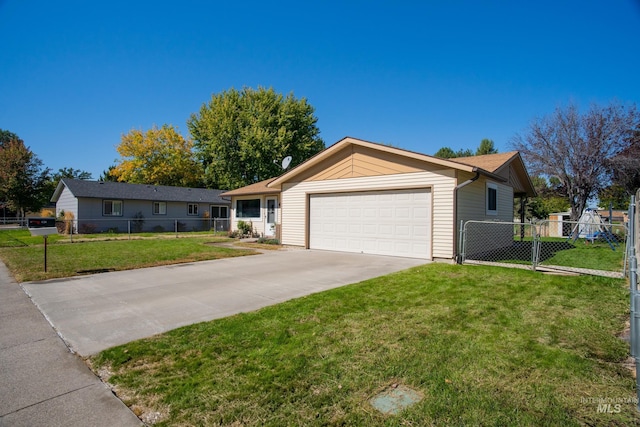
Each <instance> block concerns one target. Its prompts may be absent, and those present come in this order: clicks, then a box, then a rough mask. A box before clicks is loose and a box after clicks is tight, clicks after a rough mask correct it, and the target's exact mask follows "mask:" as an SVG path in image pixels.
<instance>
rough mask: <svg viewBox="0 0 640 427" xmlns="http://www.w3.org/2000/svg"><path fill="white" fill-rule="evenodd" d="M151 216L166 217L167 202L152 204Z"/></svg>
mask: <svg viewBox="0 0 640 427" xmlns="http://www.w3.org/2000/svg"><path fill="white" fill-rule="evenodd" d="M153 214H154V215H166V214H167V202H153Z"/></svg>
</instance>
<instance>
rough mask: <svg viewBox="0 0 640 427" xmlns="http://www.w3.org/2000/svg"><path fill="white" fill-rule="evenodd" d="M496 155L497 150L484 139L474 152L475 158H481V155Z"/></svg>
mask: <svg viewBox="0 0 640 427" xmlns="http://www.w3.org/2000/svg"><path fill="white" fill-rule="evenodd" d="M496 153H498V149H497V148H495V146H494V144H493V141H492V140H490V139H486V138H485V139H483V140H482V141H480V146H479V147H478V149H477V150H476V156H481V155H483V154H496Z"/></svg>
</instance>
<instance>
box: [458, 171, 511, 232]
mask: <svg viewBox="0 0 640 427" xmlns="http://www.w3.org/2000/svg"><path fill="white" fill-rule="evenodd" d="M471 177H473V175H471V174H464V173H461V174H460V177H459V181H460V182H464V181H466V180H467V179H469V178H471ZM487 182H490V183H492V184H494V185H495V186H496V187H497V190H498V194H497V196H498V206H497V207H498V209H497V214H496V215H487V204H486V201H487V200H486V197H487V195H486V191H487ZM457 212H458V215H457V216H458V222H460V220H462V221H468V220H478V221H482V220H486V221H508V222H512V221H513V189H512V188H511V187H509V186H508V185H505V184H502V183H499V182H495V181H491V180H487V179H486V178H484V177H481V178H480V179H479V180H477V181H475V182H473V183H471V184H469V185H467V186H465V187H463V188H461V189H460V190H458V211H457Z"/></svg>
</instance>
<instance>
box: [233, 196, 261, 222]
mask: <svg viewBox="0 0 640 427" xmlns="http://www.w3.org/2000/svg"><path fill="white" fill-rule="evenodd" d="M236 218H260V199H249V200H236Z"/></svg>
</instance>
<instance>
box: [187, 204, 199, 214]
mask: <svg viewBox="0 0 640 427" xmlns="http://www.w3.org/2000/svg"><path fill="white" fill-rule="evenodd" d="M187 214H189V215H198V204H197V203H189V204H188V206H187Z"/></svg>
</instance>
